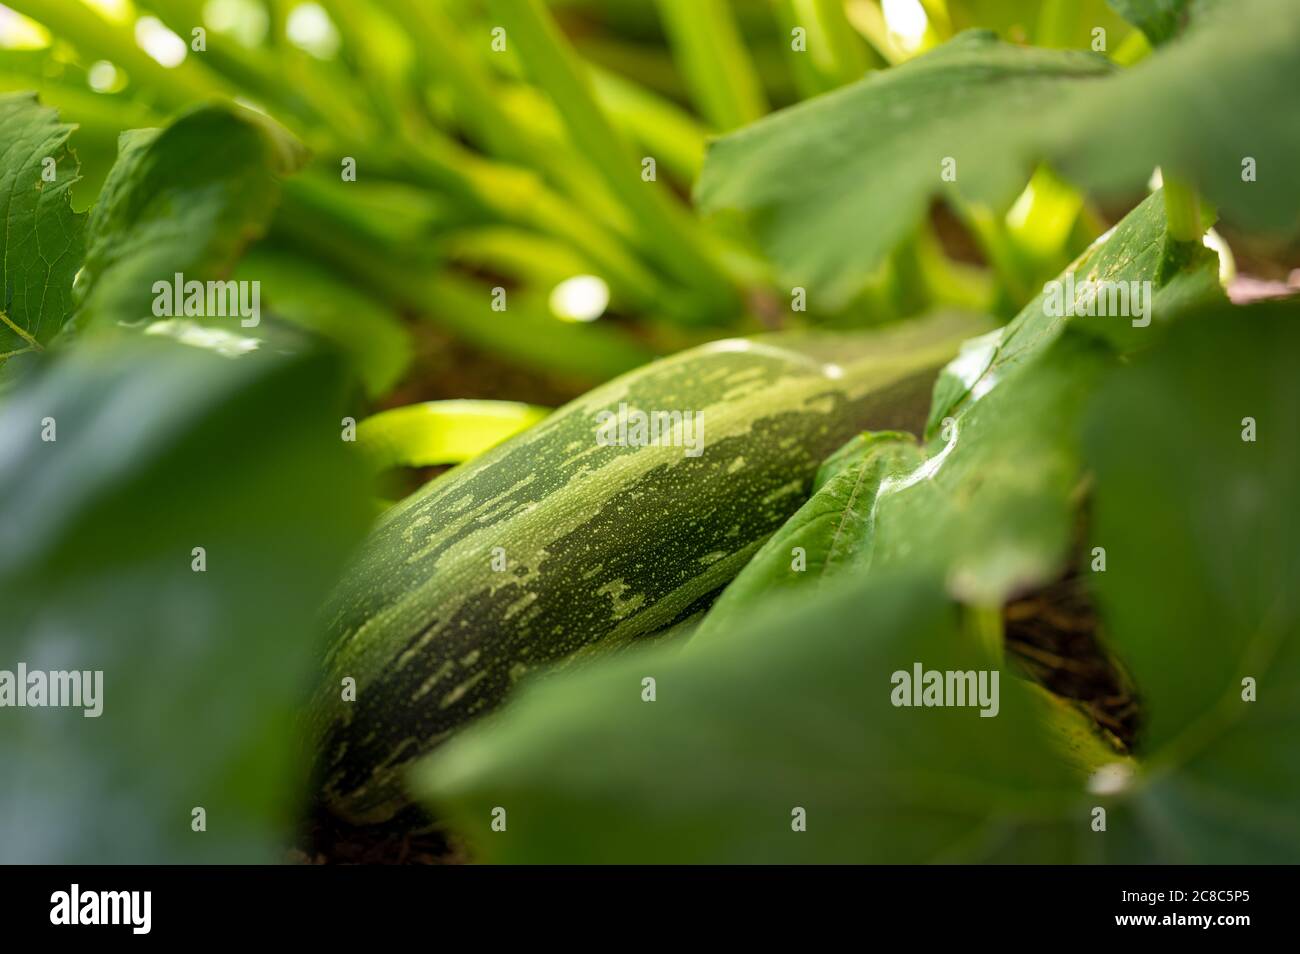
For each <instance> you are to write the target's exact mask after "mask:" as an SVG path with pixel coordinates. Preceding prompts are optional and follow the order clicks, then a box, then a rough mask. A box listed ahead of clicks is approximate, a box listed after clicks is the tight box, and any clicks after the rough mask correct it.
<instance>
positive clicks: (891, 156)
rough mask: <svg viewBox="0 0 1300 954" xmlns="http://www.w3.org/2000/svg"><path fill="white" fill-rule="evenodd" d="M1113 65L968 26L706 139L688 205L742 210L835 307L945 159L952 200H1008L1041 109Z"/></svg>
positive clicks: (922, 208)
mask: <svg viewBox="0 0 1300 954" xmlns="http://www.w3.org/2000/svg"><path fill="white" fill-rule="evenodd" d="M1111 70H1112V67H1111V66H1110V64H1109V63H1108V62H1107V61H1106V60H1105V59H1103V58H1101V57H1099V56H1095V55H1093V54H1090V53H1081V52H1077V51H1059V50H1039V49H1032V48H1024V47H1017V46H1012V45H1010V44H1005V43H1001V42H999V41H998V40H997V39H996V38H995V37H994V36H993V34H991V33H985V32H970V33H965V34H962V35H961V36H959V37H957V38H956V39H954V40H953V41H951V42H950V43H947V44H945V45H944V46H941V47H939V48H938V49H936V50H934V51H932V52H930V53H927V54H925V55H924V56H920V57H917V58H916V59H915V60H912V61H910V62H908V63H906V64H904V65H902V66H899V67H895V68H893V69H890V70H885V71H883V72H880V73H874V74H871V75H869V76H868V77H867V78H866V79H864V80H862V81H860V82H858V83H855V84H854V85H852V86H848V87H845V88H843V89H841V90H838V91H836V92H833V93H829V94H827V95H825V96H820V97H817V98H816V99H812V100H809V101H808V102H805V103H802V104H800V105H798V106H794V107H792V108H790V109H786V110H782V111H781V112H779V113H776V114H774V115H772V116H770V117H768V118H766V119H763V120H761V121H760V122H757V123H755V124H754V125H752V126H748V127H746V128H744V129H742V130H740V131H739V132H736V133H733V134H732V135H730V136H726V137H724V138H722V139H719V140H717V141H716V142H714V144H713V146H712V148H711V149H710V151H709V154H708V156H707V157H706V159H705V165H704V172H703V174H702V176H701V178H700V181H699V185H698V188H697V191H696V194H697V199H698V202H699V204H700V206H701V207H702V208H703V209H705V210H706V211H718V210H721V209H735V210H739V211H741V212H743V213H745V214H746V215H747V217H748V219H749V221H750V224H751V226H752V228H753V229H754V232H755V233H756V235H757V237H758V239H759V241H760V243H761V244H762V245H763V247H764V249H765V251H766V252H767V253H768V255H769V256H770V257H771V258H772V259H773V261H774V262H775V263H776V264H777V266H778V267H779V268H780V270H781V273H782V277H783V278H784V279H785V280H787V281H788V282H789V283H790V284H794V285H801V286H805V287H808V288H809V289H810V294H811V295H813V296H815V297H817V298H818V299H819V300H820V302H821V305H822V306H825V307H827V308H831V309H833V308H835V307H836V306H837V305H842V304H843V303H844V302H846V301H847V300H848V299H849V298H851V297H852V296H853V295H854V294H855V293H856V292H858V291H859V290H860V289H861V288H862V287H863V285H864V284H865V283H866V282H867V280H868V279H869V278H870V277H871V276H872V275H873V273H874V271H875V269H876V268H877V267H878V266H879V265H880V263H881V262H883V261H884V258H885V256H886V255H887V254H888V252H889V250H890V249H891V248H893V247H894V246H895V245H896V244H897V243H898V242H899V241H900V240H901V239H903V238H904V237H905V236H906V235H907V234H908V233H909V232H910V231H911V229H912V228H914V226H915V225H916V223H917V222H918V221H919V220H920V219H921V218H922V217H923V216H924V214H925V212H926V210H927V209H928V207H929V203H930V201H931V199H932V198H934V197H935V196H936V195H939V194H940V193H941V192H942V191H943V189H944V188H945V186H946V185H947V183H945V181H944V180H943V179H942V178H941V173H942V172H943V171H944V162H945V160H946V159H952V160H955V172H956V182H955V183H952V185H953V186H955V188H956V189H957V190H958V191H959V193H960V195H961V196H963V197H964V198H966V199H969V200H974V201H979V202H984V203H988V204H990V205H994V206H1002V205H1007V204H1009V203H1010V202H1011V200H1012V199H1014V198H1015V196H1016V194H1017V193H1018V192H1019V191H1020V190H1021V188H1023V186H1024V184H1025V181H1026V180H1027V179H1028V176H1029V173H1030V172H1031V171H1032V158H1033V154H1034V152H1035V149H1036V142H1037V140H1038V137H1039V135H1040V133H1039V127H1040V125H1041V122H1042V116H1043V114H1044V113H1045V112H1047V111H1049V110H1052V109H1054V108H1056V107H1057V106H1058V104H1059V103H1060V102H1061V100H1062V97H1063V96H1064V95H1066V93H1067V91H1068V90H1070V89H1071V88H1073V87H1076V86H1087V85H1093V84H1095V83H1096V82H1097V81H1098V80H1099V78H1101V77H1104V76H1106V75H1107V74H1108V73H1110V72H1111ZM819 307H821V306H819Z"/></svg>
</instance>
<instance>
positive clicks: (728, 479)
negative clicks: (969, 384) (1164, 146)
mask: <svg viewBox="0 0 1300 954" xmlns="http://www.w3.org/2000/svg"><path fill="white" fill-rule="evenodd" d="M986 328H987V326H986V325H985V324H984V322H983V321H981V320H979V319H975V318H972V317H969V316H962V315H940V316H935V317H933V318H930V319H926V320H924V321H920V322H911V323H908V324H907V325H903V326H899V327H898V328H896V329H893V330H888V331H876V332H871V333H864V334H857V335H851V336H836V337H834V338H832V339H829V340H828V339H825V338H815V337H808V336H803V337H800V338H795V339H788V338H787V339H785V340H783V339H782V336H769V337H768V338H767V339H754V340H739V339H737V340H730V341H723V342H713V343H711V344H708V345H704V346H702V347H700V348H696V349H693V350H690V351H686V352H683V353H681V354H679V355H676V356H674V357H671V358H666V359H663V360H661V361H657V362H654V363H652V364H650V365H647V366H645V367H643V368H640V369H638V370H636V371H633V372H631V373H629V374H626V375H623V376H622V377H620V378H617V379H615V380H613V381H611V382H610V383H608V384H605V385H603V386H601V387H599V388H597V389H595V390H594V391H591V392H589V393H588V394H586V395H584V396H583V397H580V398H578V399H577V400H575V401H573V402H572V403H570V404H568V405H566V406H565V407H563V408H561V409H560V410H558V411H556V412H555V413H554V414H552V415H551V416H550V417H549V418H547V419H546V420H544V421H543V422H542V423H540V424H539V425H537V426H536V427H534V428H532V429H530V430H528V431H525V432H523V433H522V434H519V435H517V436H516V437H514V438H512V439H510V440H509V441H507V442H506V443H504V444H502V445H500V446H499V447H497V448H495V449H493V450H491V451H489V452H488V453H487V454H485V455H483V456H482V457H480V458H478V459H476V460H474V461H472V462H470V463H468V464H465V465H463V466H461V467H459V468H457V469H455V470H453V471H450V472H449V473H447V474H445V475H443V476H442V477H440V478H438V479H437V480H434V481H432V482H431V483H430V484H428V485H427V486H425V487H424V488H422V489H421V490H420V491H418V492H417V493H415V494H414V495H412V496H411V497H409V498H407V499H406V500H405V501H403V502H402V503H400V504H398V505H397V506H396V507H394V508H393V509H392V510H390V511H389V512H388V513H387V514H386V515H385V516H384V517H382V518H381V520H380V522H379V524H378V525H377V526H376V527H375V528H374V530H373V532H372V533H371V535H370V536H369V538H368V540H367V541H366V543H365V544H364V546H363V548H362V551H361V553H360V554H359V556H358V558H357V559H356V561H355V563H354V565H353V567H352V568H351V570H350V571H349V573H348V575H347V577H346V579H345V580H344V582H343V583H342V585H341V586H340V588H339V590H338V592H337V593H336V595H335V598H334V600H333V601H332V605H331V607H330V610H329V617H330V619H329V622H330V627H331V631H332V633H333V634H334V642H333V643H332V648H331V650H330V652H329V654H328V656H327V658H326V673H327V676H326V678H325V679H324V681H323V683H322V688H321V689H320V691H319V693H318V695H317V698H316V700H315V706H314V714H313V723H314V730H315V733H316V736H315V739H316V744H317V752H318V759H319V762H318V774H319V779H320V784H321V787H322V793H323V801H324V803H325V804H326V805H327V806H328V807H329V808H330V809H331V810H333V811H334V812H335V813H337V814H339V815H342V816H343V817H345V818H348V819H350V820H351V821H354V822H377V821H383V820H385V819H387V818H389V817H391V816H392V815H393V814H394V813H395V812H396V811H397V810H398V809H400V808H401V807H402V806H403V805H404V804H405V803H406V802H407V798H406V796H405V794H404V791H403V787H402V773H403V771H404V770H405V768H406V767H407V764H408V763H409V762H410V761H411V760H412V759H415V758H417V757H418V756H420V755H423V754H425V753H427V752H428V751H429V750H430V749H432V748H433V747H434V746H435V745H437V744H438V743H439V742H440V741H441V740H442V739H444V738H445V737H446V736H447V735H449V734H450V733H451V732H452V731H454V730H455V729H456V728H457V727H458V726H460V725H461V724H462V723H464V722H465V721H467V720H469V719H471V718H474V717H476V716H478V715H481V714H482V713H484V712H486V711H487V710H489V709H491V708H492V707H493V706H495V705H496V704H497V703H499V702H500V701H501V699H502V698H503V697H504V696H506V694H507V693H508V692H509V690H510V688H511V686H512V685H514V683H515V682H517V681H518V680H519V679H520V678H521V677H523V676H524V675H525V674H528V673H530V672H532V671H533V670H536V669H539V668H542V667H548V668H549V667H554V666H555V665H557V664H559V663H561V662H564V661H570V660H573V659H576V658H580V657H582V656H584V655H586V654H587V653H589V652H592V651H594V650H600V651H604V650H607V649H609V648H611V647H614V646H618V645H622V644H625V643H627V642H628V641H630V640H634V639H637V638H639V637H645V636H647V635H650V634H653V633H655V632H657V631H660V630H663V629H664V628H666V627H668V626H670V625H672V624H673V623H674V622H675V621H678V620H680V619H683V618H685V617H687V616H689V615H691V614H692V613H693V612H697V611H698V610H699V608H700V607H701V606H703V605H706V604H707V601H708V600H709V599H710V598H711V597H712V596H714V595H716V593H717V592H718V590H720V589H721V588H722V587H723V586H725V585H726V583H727V582H728V581H729V580H730V579H731V578H732V577H734V576H735V575H736V573H737V572H739V570H740V569H741V567H743V566H744V565H745V562H746V561H747V560H748V559H749V558H750V556H751V555H752V554H753V553H754V552H755V550H757V549H758V547H759V546H761V545H762V543H763V541H764V540H766V539H767V538H768V536H770V535H771V534H772V533H773V532H774V531H775V530H776V529H777V528H778V527H780V526H781V524H782V523H783V522H784V521H785V520H786V518H787V517H789V516H790V514H792V513H793V512H794V511H795V510H796V509H798V507H799V506H800V505H801V504H802V503H803V502H804V500H805V499H806V497H807V495H808V492H809V489H810V485H811V482H812V479H813V476H814V474H815V472H816V470H817V467H818V465H819V464H820V463H821V462H822V460H823V459H824V458H825V457H826V456H827V455H828V454H830V453H831V452H832V451H834V450H835V449H836V448H837V447H839V446H840V445H841V444H843V443H844V442H845V441H846V440H847V439H848V438H849V437H851V436H852V435H853V434H855V433H857V432H858V431H860V430H861V429H863V428H865V427H871V428H877V429H883V428H899V429H905V428H911V429H914V430H915V429H919V428H920V427H921V426H922V425H923V424H924V421H925V413H926V410H927V408H928V405H929V396H930V389H931V385H932V383H933V380H934V376H935V372H936V371H937V369H938V368H939V367H940V366H942V365H943V363H944V362H945V361H947V360H948V359H949V358H951V357H952V356H953V355H954V354H955V353H956V351H957V348H958V346H959V344H960V342H961V341H962V340H963V339H965V338H967V337H970V336H972V335H974V334H978V333H980V332H981V331H984V330H986ZM832 362H833V363H832ZM620 404H622V405H626V406H627V407H628V408H631V409H640V410H643V411H647V412H649V411H682V412H701V413H702V415H703V418H702V419H703V438H704V439H703V447H702V453H700V454H699V456H690V455H688V454H687V453H686V451H687V450H688V449H689V448H687V447H683V446H672V445H671V444H668V443H667V442H665V441H661V442H660V444H659V445H658V446H655V445H651V446H617V445H609V444H605V445H602V444H601V443H598V441H597V431H598V426H599V421H598V418H597V415H598V413H599V412H601V411H611V412H617V410H618V408H619V406H620ZM603 419H604V418H602V419H601V420H603ZM681 433H682V432H678V434H679V435H680V434H681ZM687 436H689V435H687ZM498 548H499V549H498ZM502 558H504V569H502V568H501V567H502ZM348 677H351V678H352V679H354V680H355V689H356V694H355V699H354V700H347V699H345V698H344V691H343V686H344V685H345V683H344V680H345V679H347V678H348Z"/></svg>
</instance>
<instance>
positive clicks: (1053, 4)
mask: <svg viewBox="0 0 1300 954" xmlns="http://www.w3.org/2000/svg"><path fill="white" fill-rule="evenodd" d="M1078 20H1079V8H1078V5H1077V2H1076V0H1043V4H1042V6H1041V7H1039V10H1038V25H1037V26H1036V27H1035V29H1034V33H1035V41H1036V43H1037V44H1038V45H1039V46H1046V47H1054V48H1057V49H1068V48H1069V46H1070V45H1071V43H1072V42H1073V40H1074V37H1075V34H1076V27H1077V25H1078Z"/></svg>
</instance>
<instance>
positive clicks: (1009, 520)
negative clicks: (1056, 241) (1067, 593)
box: [857, 336, 1110, 607]
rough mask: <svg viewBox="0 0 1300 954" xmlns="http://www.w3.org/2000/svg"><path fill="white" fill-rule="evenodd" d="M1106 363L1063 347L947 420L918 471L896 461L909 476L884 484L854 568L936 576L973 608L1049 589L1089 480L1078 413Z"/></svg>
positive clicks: (1099, 350) (1068, 341) (892, 474)
mask: <svg viewBox="0 0 1300 954" xmlns="http://www.w3.org/2000/svg"><path fill="white" fill-rule="evenodd" d="M1109 358H1110V355H1109V352H1108V351H1107V350H1106V349H1104V348H1103V347H1101V346H1099V345H1098V344H1096V343H1094V342H1090V341H1088V340H1087V339H1086V338H1084V337H1082V336H1069V337H1067V338H1063V339H1062V340H1060V341H1059V342H1057V343H1056V344H1055V345H1054V346H1053V347H1052V349H1051V350H1050V351H1048V352H1047V353H1046V354H1044V355H1042V356H1040V357H1039V358H1038V360H1036V361H1034V362H1032V363H1025V364H1023V365H1021V366H1019V367H1017V368H1015V369H1014V370H1011V371H1009V372H1008V373H1007V374H1006V375H1005V377H1003V378H1002V380H1001V381H999V383H998V385H997V386H996V387H994V388H992V389H991V390H990V391H989V392H988V393H987V394H985V395H982V396H981V397H980V398H979V399H978V400H975V401H973V402H971V403H970V404H968V405H966V406H965V407H964V408H963V410H962V412H961V413H960V414H959V415H957V416H956V417H954V418H950V419H949V423H948V425H947V426H941V428H940V434H939V435H938V436H937V437H936V438H934V439H933V440H931V442H930V443H929V445H928V447H927V455H926V459H925V460H924V461H923V462H921V463H919V464H914V463H912V462H911V461H910V460H908V458H907V457H906V456H903V455H900V454H897V452H895V454H896V461H897V463H898V464H901V465H902V466H896V467H895V468H893V469H891V470H890V471H889V472H888V473H886V474H885V475H884V476H883V478H881V479H880V480H879V483H878V489H877V493H876V494H875V497H874V499H873V501H872V504H871V508H872V515H873V516H872V528H871V529H872V533H871V535H870V537H869V538H866V539H863V540H862V551H861V552H859V554H858V555H857V559H858V561H859V562H860V563H862V564H864V565H869V566H870V567H871V568H872V570H873V572H879V571H880V570H883V569H886V568H891V567H917V566H921V567H927V568H930V569H931V570H932V571H934V572H937V573H940V574H943V575H944V576H945V577H946V579H947V581H948V586H949V589H950V591H951V592H952V593H953V594H954V595H956V596H958V597H959V598H961V599H962V600H964V601H966V602H968V603H971V604H974V605H977V606H990V607H992V606H1001V605H1002V603H1003V602H1004V601H1005V600H1006V599H1007V598H1008V597H1009V596H1010V595H1011V594H1013V593H1015V592H1017V591H1019V590H1023V589H1025V588H1028V587H1032V586H1035V585H1041V584H1045V583H1047V582H1049V581H1051V580H1052V579H1054V578H1055V577H1056V576H1057V575H1058V574H1059V572H1060V570H1061V568H1062V565H1063V564H1064V561H1065V559H1066V556H1067V554H1068V551H1069V547H1070V540H1071V531H1072V528H1073V525H1074V512H1075V506H1074V501H1073V500H1072V497H1073V495H1074V492H1075V490H1076V488H1077V486H1078V485H1079V483H1080V481H1081V479H1082V464H1081V461H1080V455H1079V450H1078V437H1077V435H1078V422H1079V414H1080V411H1081V407H1082V405H1083V403H1084V401H1085V399H1086V398H1087V396H1088V394H1089V392H1090V390H1091V388H1092V386H1093V383H1094V381H1095V380H1096V378H1097V375H1098V373H1099V372H1100V370H1101V369H1102V368H1103V367H1104V366H1105V365H1106V363H1107V361H1108V360H1109ZM886 450H887V449H885V448H878V449H877V453H884V452H886Z"/></svg>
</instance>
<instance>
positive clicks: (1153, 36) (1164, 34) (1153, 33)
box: [1106, 0, 1190, 46]
mask: <svg viewBox="0 0 1300 954" xmlns="http://www.w3.org/2000/svg"><path fill="white" fill-rule="evenodd" d="M1106 2H1107V3H1108V4H1110V7H1111V9H1112V10H1114V11H1115V12H1116V13H1118V14H1119V15H1120V16H1122V17H1123V18H1124V19H1125V20H1127V21H1128V22H1129V23H1131V24H1133V25H1134V26H1135V27H1137V28H1138V29H1139V30H1141V31H1142V32H1143V33H1145V34H1146V35H1147V39H1148V40H1150V41H1151V45H1152V46H1158V45H1159V44H1161V43H1164V42H1165V41H1166V40H1171V39H1173V36H1174V33H1175V32H1176V31H1177V30H1178V21H1179V18H1180V17H1181V16H1182V15H1183V13H1184V11H1185V10H1186V9H1187V6H1188V3H1189V2H1190V0H1106Z"/></svg>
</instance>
